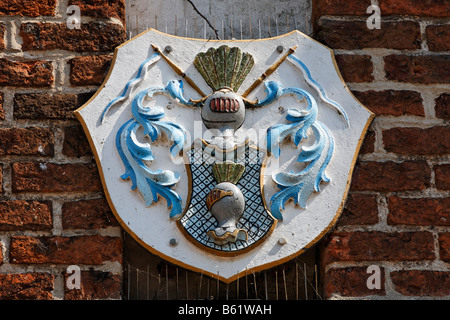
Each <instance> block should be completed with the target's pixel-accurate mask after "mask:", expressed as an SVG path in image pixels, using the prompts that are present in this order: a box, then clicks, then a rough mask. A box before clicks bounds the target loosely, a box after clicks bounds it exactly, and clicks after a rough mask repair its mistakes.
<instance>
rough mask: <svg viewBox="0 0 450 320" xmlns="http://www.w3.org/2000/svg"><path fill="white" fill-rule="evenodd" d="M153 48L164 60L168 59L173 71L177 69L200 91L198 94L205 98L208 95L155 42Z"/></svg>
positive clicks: (177, 71) (178, 72) (179, 73)
mask: <svg viewBox="0 0 450 320" xmlns="http://www.w3.org/2000/svg"><path fill="white" fill-rule="evenodd" d="M151 46H152V48H153V50H155V52H157V53H159V55H160V56H161V57H163V59H164V60H166V62H167V64H168V65H169V66H170V67H171V68H172V69H173V71H175V72H176V73H177V74H178V75H179V76H181V77H182V78H183V79H184V80H186V82H187V83H189V85H190V86H191V87H192V88H193V89H194V90H195V91H197V92H198V94H199V95H200V96H201V97H202V98H203V97H205V96H206V94H204V93H203V91H202V90H200V88H199V87H198V86H197V85H196V84H195V83H194V81H193V80H192V79H191V78H189V77H188V76H187V75H186V73H184V71H183V70H181V68H180V67H179V66H177V65H176V64H175V63H174V62H173V61H172V60H170V59H169V58H168V57H167V56H166V55H165V54H164V53H162V51H161V50H160V49H159V48H158V47H157V46H156V45H154V44H153V43H152V44H151Z"/></svg>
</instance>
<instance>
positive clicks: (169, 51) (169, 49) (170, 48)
mask: <svg viewBox="0 0 450 320" xmlns="http://www.w3.org/2000/svg"><path fill="white" fill-rule="evenodd" d="M172 50H173V49H172V47H171V46H166V47H165V48H164V51H165V52H167V53H171V52H172Z"/></svg>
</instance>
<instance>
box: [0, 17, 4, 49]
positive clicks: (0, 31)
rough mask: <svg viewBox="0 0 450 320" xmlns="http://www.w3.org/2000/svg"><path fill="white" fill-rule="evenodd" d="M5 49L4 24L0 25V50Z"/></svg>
mask: <svg viewBox="0 0 450 320" xmlns="http://www.w3.org/2000/svg"><path fill="white" fill-rule="evenodd" d="M3 49H5V24H3V23H0V50H3Z"/></svg>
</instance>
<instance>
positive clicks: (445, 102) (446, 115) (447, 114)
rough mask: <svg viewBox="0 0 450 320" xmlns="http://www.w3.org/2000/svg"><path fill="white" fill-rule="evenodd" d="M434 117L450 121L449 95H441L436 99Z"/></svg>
mask: <svg viewBox="0 0 450 320" xmlns="http://www.w3.org/2000/svg"><path fill="white" fill-rule="evenodd" d="M435 102H436V107H435V111H436V117H438V118H441V119H445V120H450V94H448V93H443V94H441V95H440V96H439V97H437V98H436V100H435Z"/></svg>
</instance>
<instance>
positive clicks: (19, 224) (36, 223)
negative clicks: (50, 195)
mask: <svg viewBox="0 0 450 320" xmlns="http://www.w3.org/2000/svg"><path fill="white" fill-rule="evenodd" d="M51 229H52V206H51V203H50V202H48V201H44V202H40V201H25V200H10V201H1V202H0V230H1V231H16V230H51Z"/></svg>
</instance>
